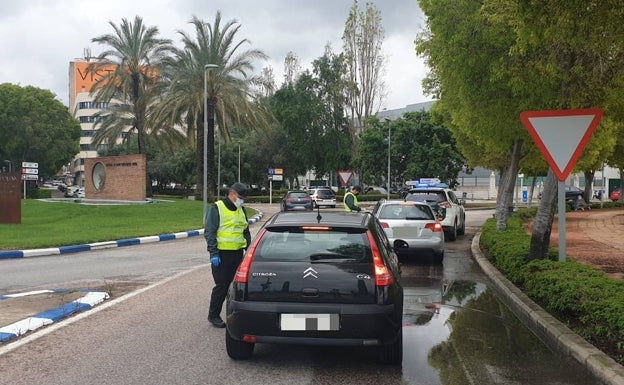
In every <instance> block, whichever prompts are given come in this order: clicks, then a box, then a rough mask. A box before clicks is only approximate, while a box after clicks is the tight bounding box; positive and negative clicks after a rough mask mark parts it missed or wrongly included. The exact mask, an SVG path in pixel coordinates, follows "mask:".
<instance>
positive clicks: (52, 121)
mask: <svg viewBox="0 0 624 385" xmlns="http://www.w3.org/2000/svg"><path fill="white" fill-rule="evenodd" d="M80 134H81V129H80V123H79V122H78V121H77V120H76V119H75V118H73V117H72V116H71V114H70V113H69V110H68V109H67V107H66V106H65V105H63V103H61V102H60V101H59V100H57V99H56V98H55V95H54V94H53V93H51V92H50V91H48V90H42V89H40V88H36V87H32V86H27V87H21V86H19V85H14V84H10V83H3V84H0V162H3V161H4V160H9V161H10V162H11V164H12V168H13V171H15V172H17V171H18V170H19V169H20V167H21V163H22V162H36V163H38V164H39V175H40V176H42V177H45V176H52V175H55V174H56V173H57V172H58V171H59V170H60V169H61V167H62V166H63V165H66V164H67V163H68V162H69V161H70V160H71V159H72V158H73V157H74V155H76V154H77V153H78V152H79V151H80V147H79V141H80ZM2 166H5V165H4V164H3V165H2Z"/></svg>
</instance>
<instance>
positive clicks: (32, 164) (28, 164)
mask: <svg viewBox="0 0 624 385" xmlns="http://www.w3.org/2000/svg"><path fill="white" fill-rule="evenodd" d="M22 167H25V168H39V163H36V162H22Z"/></svg>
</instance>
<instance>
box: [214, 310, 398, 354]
mask: <svg viewBox="0 0 624 385" xmlns="http://www.w3.org/2000/svg"><path fill="white" fill-rule="evenodd" d="M397 313H398V314H401V313H402V311H401V312H399V311H397V308H396V306H395V305H373V304H370V305H362V304H357V305H350V304H349V305H347V304H314V303H305V304H304V303H278V302H238V301H228V303H227V317H226V324H227V332H228V333H229V334H230V336H231V337H232V338H234V339H237V340H241V339H242V338H243V336H245V335H247V336H253V337H255V340H256V342H259V343H280V344H301V345H326V346H375V345H385V344H389V343H391V342H393V341H394V340H395V339H396V337H397V335H398V333H399V331H400V329H401V316H399V317H397V316H396V315H397ZM281 314H338V316H339V321H338V325H339V327H338V330H327V331H323V330H302V331H299V330H298V331H283V330H281V329H280V315H281ZM397 318H398V319H397Z"/></svg>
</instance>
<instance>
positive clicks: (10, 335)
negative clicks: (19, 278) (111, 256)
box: [0, 289, 109, 342]
mask: <svg viewBox="0 0 624 385" xmlns="http://www.w3.org/2000/svg"><path fill="white" fill-rule="evenodd" d="M63 292H70V290H67V289H57V290H37V291H30V292H26V293H18V294H9V295H2V296H0V300H4V299H8V298H16V297H24V296H28V295H34V294H44V293H63ZM83 292H85V295H84V296H83V297H82V298H79V299H77V300H75V301H71V302H68V303H66V304H64V305H61V306H58V307H55V308H52V309H48V310H46V311H44V312H41V313H39V314H35V315H34V316H32V317H28V318H25V319H23V320H21V321H17V322H14V323H12V324H10V325H8V326H4V327H2V328H0V342H6V341H9V340H12V339H14V338H17V337H18V336H21V335H23V334H26V333H27V332H29V331H33V330H36V329H39V328H40V327H42V326H46V325H50V324H52V323H54V322H56V321H58V320H60V319H63V318H65V317H69V316H70V315H73V314H76V313H80V312H83V311H86V310H89V309H91V308H92V307H93V306H95V305H97V304H99V303H101V302H103V301H104V300H106V299H108V298H109V295H108V293H106V292H100V291H86V290H83Z"/></svg>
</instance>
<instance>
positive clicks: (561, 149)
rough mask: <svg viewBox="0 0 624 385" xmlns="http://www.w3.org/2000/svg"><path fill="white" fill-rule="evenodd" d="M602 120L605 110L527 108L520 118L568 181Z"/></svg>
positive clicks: (561, 175) (549, 161) (552, 166)
mask: <svg viewBox="0 0 624 385" xmlns="http://www.w3.org/2000/svg"><path fill="white" fill-rule="evenodd" d="M600 119H602V110H600V109H584V110H551V111H548V110H546V111H525V112H523V113H521V114H520V120H521V121H522V123H523V124H524V126H525V127H526V129H527V130H528V131H529V134H531V137H533V140H534V141H535V144H537V147H538V148H539V149H540V151H541V152H542V154H543V155H544V157H545V158H546V161H547V162H548V164H549V165H550V167H551V168H552V170H553V171H554V173H555V175H556V176H557V179H559V180H562V181H564V180H565V179H566V178H567V177H568V175H569V174H570V171H572V169H573V168H574V165H576V161H577V160H578V158H580V156H581V154H582V153H583V150H584V149H585V146H586V145H587V142H589V139H590V138H591V136H592V135H593V134H594V131H595V130H596V127H597V126H598V123H600Z"/></svg>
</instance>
